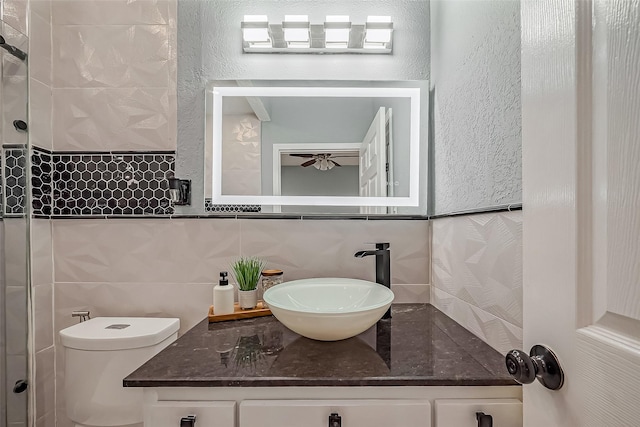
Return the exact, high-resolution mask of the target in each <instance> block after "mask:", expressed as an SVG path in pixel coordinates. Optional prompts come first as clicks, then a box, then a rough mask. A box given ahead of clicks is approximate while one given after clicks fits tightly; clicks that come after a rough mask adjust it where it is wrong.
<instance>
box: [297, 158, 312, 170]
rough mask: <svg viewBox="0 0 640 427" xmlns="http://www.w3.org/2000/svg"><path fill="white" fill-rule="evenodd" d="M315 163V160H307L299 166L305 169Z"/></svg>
mask: <svg viewBox="0 0 640 427" xmlns="http://www.w3.org/2000/svg"><path fill="white" fill-rule="evenodd" d="M315 162H316V159H313V160H307V161H306V162H304V163H303V164H301V165H300V166H302V167H303V168H306V167H307V166H311V165H312V164H314V163H315Z"/></svg>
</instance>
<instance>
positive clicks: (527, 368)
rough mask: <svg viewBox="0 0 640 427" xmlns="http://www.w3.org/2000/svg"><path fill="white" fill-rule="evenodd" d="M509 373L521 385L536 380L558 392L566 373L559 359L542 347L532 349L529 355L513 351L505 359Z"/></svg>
mask: <svg viewBox="0 0 640 427" xmlns="http://www.w3.org/2000/svg"><path fill="white" fill-rule="evenodd" d="M505 363H506V365H507V371H509V374H511V376H512V377H513V379H515V380H516V381H517V382H519V383H520V384H531V383H532V382H533V381H534V380H535V379H537V380H538V381H540V383H541V384H542V385H543V386H545V387H546V388H548V389H550V390H558V389H560V388H561V387H562V385H563V384H564V372H562V368H561V367H560V362H559V361H558V358H557V357H556V355H555V354H553V352H552V351H551V350H549V349H548V348H547V347H545V346H542V345H534V346H533V347H531V351H530V352H529V354H527V353H525V352H524V351H522V350H511V351H510V352H508V353H507V356H506V357H505Z"/></svg>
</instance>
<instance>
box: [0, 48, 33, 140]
mask: <svg viewBox="0 0 640 427" xmlns="http://www.w3.org/2000/svg"><path fill="white" fill-rule="evenodd" d="M8 43H10V42H9V41H8ZM2 75H3V77H2V82H1V85H2V88H1V91H2V138H3V139H2V143H3V144H26V143H27V136H28V134H27V133H26V132H18V131H16V129H15V128H14V127H13V121H14V120H24V121H25V122H26V121H27V89H28V81H27V65H26V63H24V62H22V61H21V60H19V59H18V58H15V57H13V56H11V55H2Z"/></svg>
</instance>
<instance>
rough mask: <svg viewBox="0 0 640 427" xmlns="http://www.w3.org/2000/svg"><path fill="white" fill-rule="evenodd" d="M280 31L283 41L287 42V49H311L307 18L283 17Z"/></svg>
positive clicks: (297, 16) (299, 16) (303, 16)
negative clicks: (282, 33)
mask: <svg viewBox="0 0 640 427" xmlns="http://www.w3.org/2000/svg"><path fill="white" fill-rule="evenodd" d="M282 30H283V31H284V41H286V42H287V46H288V47H293V48H302V49H304V48H310V47H311V38H310V36H309V16H307V15H285V16H284V22H283V23H282Z"/></svg>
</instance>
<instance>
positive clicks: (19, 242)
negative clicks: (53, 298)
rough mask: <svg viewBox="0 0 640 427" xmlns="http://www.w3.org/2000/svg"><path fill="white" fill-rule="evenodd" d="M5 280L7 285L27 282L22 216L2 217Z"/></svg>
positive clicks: (25, 231) (25, 236)
mask: <svg viewBox="0 0 640 427" xmlns="http://www.w3.org/2000/svg"><path fill="white" fill-rule="evenodd" d="M3 222H4V233H5V234H4V239H5V245H6V248H7V249H9V248H10V250H6V251H5V281H6V284H7V286H19V287H24V286H26V283H27V263H26V259H27V228H26V227H27V224H26V221H25V219H23V218H4V219H3Z"/></svg>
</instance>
